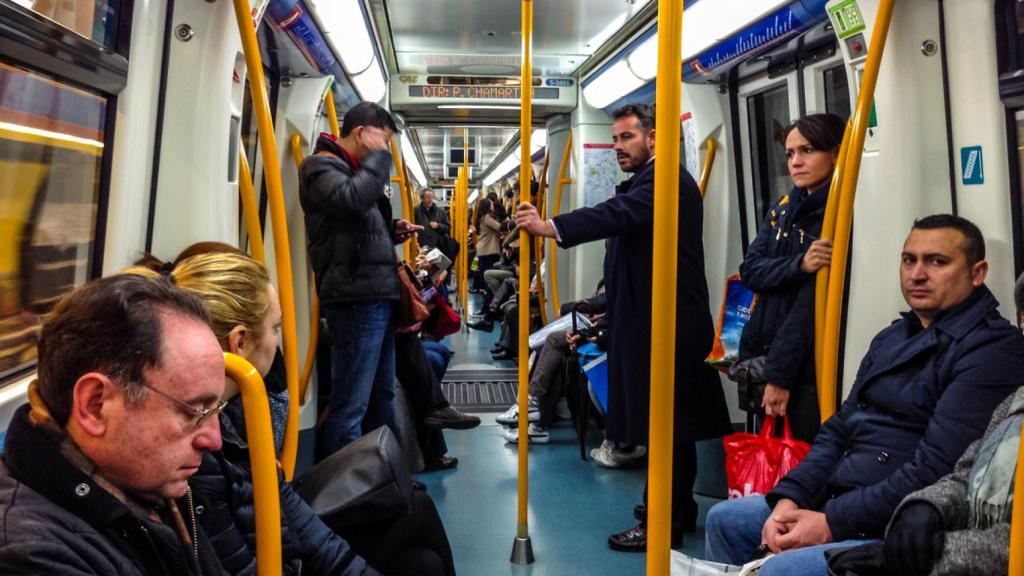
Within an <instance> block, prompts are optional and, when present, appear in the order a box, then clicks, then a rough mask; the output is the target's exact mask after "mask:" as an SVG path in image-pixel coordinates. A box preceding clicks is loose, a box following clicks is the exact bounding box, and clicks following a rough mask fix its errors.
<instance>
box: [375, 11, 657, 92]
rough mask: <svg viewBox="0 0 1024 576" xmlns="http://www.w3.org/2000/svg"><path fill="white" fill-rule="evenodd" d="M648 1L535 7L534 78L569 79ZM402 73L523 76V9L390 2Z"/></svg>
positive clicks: (395, 43)
mask: <svg viewBox="0 0 1024 576" xmlns="http://www.w3.org/2000/svg"><path fill="white" fill-rule="evenodd" d="M649 1H650V0H542V1H539V2H534V14H533V22H534V30H533V51H534V74H536V75H541V74H543V75H546V76H568V75H571V74H572V73H573V72H575V71H576V69H577V68H579V66H580V64H582V63H583V61H584V60H586V59H587V58H588V57H589V56H590V55H591V54H593V53H594V51H595V50H597V49H598V48H599V47H600V46H601V45H602V44H603V43H604V41H605V40H607V39H608V38H609V37H611V36H612V35H613V34H614V33H615V32H617V31H618V30H619V28H621V27H622V26H623V25H624V24H625V23H626V22H627V21H628V20H629V19H630V18H631V17H632V16H633V15H635V14H636V13H637V12H639V11H640V9H641V8H642V7H643V6H644V5H645V4H647V3H648V2H649ZM386 6H387V13H388V19H389V21H390V24H391V38H392V40H393V47H394V52H395V59H396V62H397V66H398V70H393V71H392V72H393V73H394V72H397V73H399V74H482V75H502V74H515V75H518V73H519V67H520V62H519V52H520V49H521V43H522V36H521V32H520V28H521V13H520V9H521V3H520V2H516V1H513V0H502V1H494V0H491V1H487V2H480V1H478V0H387V2H386Z"/></svg>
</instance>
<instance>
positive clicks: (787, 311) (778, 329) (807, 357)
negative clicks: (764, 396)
mask: <svg viewBox="0 0 1024 576" xmlns="http://www.w3.org/2000/svg"><path fill="white" fill-rule="evenodd" d="M827 200H828V189H827V188H826V189H824V190H821V191H820V192H816V193H814V194H810V195H808V194H807V191H806V190H805V189H803V188H794V189H793V190H792V191H790V193H789V194H788V195H786V196H784V197H782V198H781V199H780V200H779V201H778V202H776V204H775V205H774V206H772V208H771V210H769V211H768V215H767V216H766V217H765V219H764V222H763V223H762V224H761V229H760V230H758V232H757V236H756V237H755V238H754V241H753V242H751V243H750V246H749V247H748V248H747V254H746V256H744V258H743V263H742V264H740V277H741V278H742V279H743V284H744V285H746V287H747V288H750V289H751V290H753V291H754V292H756V293H757V295H758V300H757V305H756V306H754V313H753V314H752V315H751V318H750V321H749V322H748V323H747V325H746V327H745V328H744V329H743V336H742V337H741V338H740V354H739V358H740V360H747V359H749V358H755V357H757V356H762V355H767V358H766V360H765V366H764V376H765V378H766V379H767V380H768V382H771V383H772V384H774V385H776V386H779V387H780V388H785V389H786V390H789V391H790V401H789V406H788V409H787V411H786V412H787V415H788V416H789V419H790V421H791V424H792V426H793V432H794V433H795V434H796V436H797V437H798V438H800V439H801V440H804V441H807V442H811V441H813V440H814V435H815V434H817V432H818V427H819V423H820V421H821V419H820V416H819V412H818V399H817V388H816V383H815V376H814V274H807V273H805V272H803V271H801V270H800V262H801V260H803V257H804V253H805V252H807V248H809V247H810V245H811V243H812V242H814V241H815V240H817V239H818V237H819V236H820V235H821V223H822V218H823V217H824V213H825V202H826V201H827ZM755 408H756V406H755Z"/></svg>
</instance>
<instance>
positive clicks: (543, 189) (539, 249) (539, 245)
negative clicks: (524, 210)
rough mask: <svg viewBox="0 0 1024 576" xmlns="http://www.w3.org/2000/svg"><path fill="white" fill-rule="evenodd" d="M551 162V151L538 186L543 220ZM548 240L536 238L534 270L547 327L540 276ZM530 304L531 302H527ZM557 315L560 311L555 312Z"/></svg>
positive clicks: (541, 237)
mask: <svg viewBox="0 0 1024 576" xmlns="http://www.w3.org/2000/svg"><path fill="white" fill-rule="evenodd" d="M550 160H551V149H550V148H549V149H548V150H547V152H545V153H544V167H543V168H541V171H540V185H539V186H537V211H538V212H540V217H541V218H543V217H544V214H546V213H547V211H548V196H547V184H548V162H549V161H550ZM545 240H546V238H544V237H543V236H537V237H536V238H534V242H536V246H535V247H534V250H533V254H534V261H535V265H534V268H535V269H536V272H537V305H538V306H539V307H540V323H541V324H542V325H545V326H546V325H547V323H548V305H547V299H546V298H545V297H544V279H543V277H541V275H540V271H541V265H542V264H543V263H544V241H545ZM527 302H529V300H527ZM555 313H556V314H557V313H558V311H557V310H555Z"/></svg>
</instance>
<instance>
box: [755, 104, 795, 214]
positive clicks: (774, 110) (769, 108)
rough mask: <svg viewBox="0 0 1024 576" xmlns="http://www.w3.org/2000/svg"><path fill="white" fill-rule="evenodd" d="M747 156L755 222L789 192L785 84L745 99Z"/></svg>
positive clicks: (788, 118) (788, 115) (790, 183)
mask: <svg viewBox="0 0 1024 576" xmlns="http://www.w3.org/2000/svg"><path fill="white" fill-rule="evenodd" d="M747 118H749V122H750V157H751V158H752V159H753V162H752V164H753V182H754V208H755V209H756V210H757V215H758V222H760V221H761V220H763V219H764V215H765V214H766V213H767V212H768V208H769V207H771V205H772V204H773V203H774V202H775V201H776V200H778V199H779V198H781V197H782V196H783V195H785V194H786V193H787V192H789V190H790V188H791V187H792V182H790V179H789V173H788V172H787V171H786V152H785V141H784V134H785V129H786V127H787V126H788V125H789V124H790V113H789V88H788V87H787V86H785V85H783V86H779V87H777V88H773V89H771V90H767V91H765V92H760V93H758V94H754V95H752V96H750V97H749V98H748V99H747Z"/></svg>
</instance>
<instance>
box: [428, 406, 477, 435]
mask: <svg viewBox="0 0 1024 576" xmlns="http://www.w3.org/2000/svg"><path fill="white" fill-rule="evenodd" d="M423 424H424V425H425V426H426V427H427V428H451V429H453V430H469V429H470V428H476V427H477V426H479V425H480V418H478V417H476V416H471V415H469V414H463V413H462V412H459V411H458V410H456V409H455V408H452V407H451V406H446V407H444V408H438V409H437V410H434V411H433V412H431V413H430V414H427V416H426V418H424V419H423Z"/></svg>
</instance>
